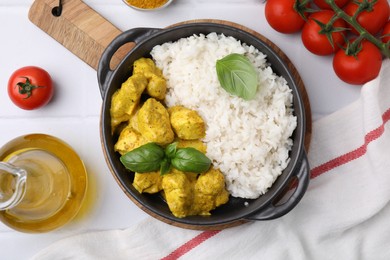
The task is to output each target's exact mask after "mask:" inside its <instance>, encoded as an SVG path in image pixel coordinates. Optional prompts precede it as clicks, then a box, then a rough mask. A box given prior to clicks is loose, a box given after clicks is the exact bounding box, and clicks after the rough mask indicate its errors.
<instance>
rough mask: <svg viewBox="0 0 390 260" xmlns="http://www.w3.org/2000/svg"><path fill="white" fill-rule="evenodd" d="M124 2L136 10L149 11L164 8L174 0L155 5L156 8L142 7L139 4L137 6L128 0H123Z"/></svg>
mask: <svg viewBox="0 0 390 260" xmlns="http://www.w3.org/2000/svg"><path fill="white" fill-rule="evenodd" d="M123 2H124V3H125V4H126V5H127V6H130V7H131V8H133V9H135V10H138V11H146V12H149V11H157V10H160V9H163V8H165V7H167V6H168V5H170V4H171V3H172V2H173V0H167V1H166V2H165V4H163V5H160V6H158V7H155V8H142V7H138V6H135V5H132V4H130V3H129V2H128V1H127V0H123Z"/></svg>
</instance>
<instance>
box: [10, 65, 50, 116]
mask: <svg viewBox="0 0 390 260" xmlns="http://www.w3.org/2000/svg"><path fill="white" fill-rule="evenodd" d="M53 93H54V88H53V81H52V79H51V77H50V75H49V73H48V72H47V71H45V70H44V69H42V68H39V67H35V66H27V67H23V68H20V69H18V70H16V71H15V72H14V73H13V74H12V75H11V77H10V78H9V81H8V95H9V97H10V99H11V100H12V102H13V103H14V104H15V105H17V106H18V107H20V108H22V109H26V110H32V109H37V108H40V107H42V106H44V105H46V104H47V103H49V101H50V99H51V98H52V96H53Z"/></svg>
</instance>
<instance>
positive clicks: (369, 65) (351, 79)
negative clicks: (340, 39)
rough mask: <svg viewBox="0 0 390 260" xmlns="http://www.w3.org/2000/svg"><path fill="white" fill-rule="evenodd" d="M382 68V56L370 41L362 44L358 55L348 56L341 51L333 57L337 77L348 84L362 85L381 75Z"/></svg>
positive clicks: (351, 54)
mask: <svg viewBox="0 0 390 260" xmlns="http://www.w3.org/2000/svg"><path fill="white" fill-rule="evenodd" d="M381 66H382V54H381V52H380V51H379V49H378V48H377V47H376V46H375V45H374V44H372V43H371V42H369V41H363V42H361V45H360V46H359V48H358V49H357V53H350V54H348V53H347V52H346V51H345V50H342V49H341V50H339V51H338V52H337V53H336V54H335V56H334V57H333V69H334V72H335V73H336V75H337V76H338V77H339V78H340V79H341V80H343V81H344V82H346V83H349V84H354V85H361V84H364V83H366V82H368V81H370V80H372V79H375V78H376V77H377V76H378V75H379V71H380V69H381Z"/></svg>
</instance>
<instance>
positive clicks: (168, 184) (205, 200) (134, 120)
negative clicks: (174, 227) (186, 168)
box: [110, 58, 229, 218]
mask: <svg viewBox="0 0 390 260" xmlns="http://www.w3.org/2000/svg"><path fill="white" fill-rule="evenodd" d="M143 94H146V95H147V96H148V97H149V98H147V99H146V100H145V101H144V102H143V100H144V99H143V98H142V101H141V96H142V95H143ZM165 95H166V83H165V79H164V78H163V76H162V73H161V70H159V69H158V68H157V67H156V66H155V64H154V62H153V60H151V59H147V58H141V59H139V60H137V61H135V63H134V67H133V75H132V76H131V77H130V78H129V79H128V80H126V81H125V82H124V83H123V84H122V86H121V88H120V89H119V90H118V91H117V92H115V93H114V95H113V96H112V100H111V102H112V103H111V110H110V112H111V126H112V133H113V134H114V133H117V134H118V140H117V142H116V143H115V146H114V149H115V151H117V152H118V153H119V154H121V155H124V154H126V153H127V152H129V151H132V150H134V149H136V148H138V147H140V146H142V145H144V144H147V143H149V142H155V143H157V144H159V145H160V146H162V147H165V146H167V145H169V144H170V143H172V142H174V141H175V142H177V148H185V147H192V148H195V149H197V150H198V151H200V152H202V153H204V154H205V153H206V150H207V147H206V145H205V144H204V143H203V142H202V140H201V139H202V138H203V137H204V136H205V135H206V126H205V122H204V121H203V119H202V118H201V116H200V115H199V114H198V113H197V112H196V111H194V110H191V109H188V108H185V107H183V106H174V107H171V108H166V107H165V106H164V103H163V102H164V99H165ZM119 126H120V127H119ZM133 186H134V188H135V189H136V190H137V191H138V192H140V193H150V194H155V193H161V194H162V196H163V197H164V198H165V200H166V202H167V204H168V207H169V209H170V210H171V212H172V214H173V215H174V216H176V217H179V218H183V217H186V216H191V215H210V211H212V210H213V209H215V208H216V207H218V206H220V205H222V204H225V203H227V202H228V200H229V193H228V191H227V190H226V188H225V179H224V175H223V174H222V173H221V172H220V171H219V170H218V169H215V168H213V167H210V168H209V170H208V171H206V172H203V173H200V174H197V173H191V172H182V171H179V170H177V169H175V168H173V167H171V168H170V170H169V172H168V173H166V174H164V175H161V174H160V171H156V172H146V173H134V180H133Z"/></svg>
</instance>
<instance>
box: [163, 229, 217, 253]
mask: <svg viewBox="0 0 390 260" xmlns="http://www.w3.org/2000/svg"><path fill="white" fill-rule="evenodd" d="M219 232H221V230H212V231H203V232H202V233H200V234H199V235H197V236H196V237H194V238H193V239H191V240H189V241H188V242H186V243H185V244H183V245H182V246H180V247H178V248H177V249H176V250H175V251H173V252H172V253H170V254H169V255H167V256H166V257H164V258H161V260H173V259H178V258H179V257H181V256H183V255H185V254H186V253H187V252H188V251H190V250H191V249H193V248H195V247H197V246H199V245H200V244H202V243H203V242H204V241H206V240H207V239H209V238H210V237H212V236H215V235H216V234H218V233H219Z"/></svg>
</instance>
